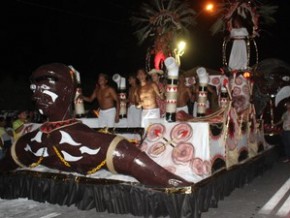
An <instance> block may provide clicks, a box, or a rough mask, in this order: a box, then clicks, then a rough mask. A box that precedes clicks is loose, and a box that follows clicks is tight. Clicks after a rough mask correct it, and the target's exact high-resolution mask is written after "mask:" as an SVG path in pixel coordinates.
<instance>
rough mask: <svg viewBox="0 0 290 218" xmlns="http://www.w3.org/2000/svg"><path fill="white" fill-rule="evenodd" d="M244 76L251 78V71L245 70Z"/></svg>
mask: <svg viewBox="0 0 290 218" xmlns="http://www.w3.org/2000/svg"><path fill="white" fill-rule="evenodd" d="M243 76H244V78H246V79H249V78H250V77H251V73H250V72H248V71H245V72H244V74H243Z"/></svg>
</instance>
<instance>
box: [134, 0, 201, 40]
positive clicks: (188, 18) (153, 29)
mask: <svg viewBox="0 0 290 218" xmlns="http://www.w3.org/2000/svg"><path fill="white" fill-rule="evenodd" d="M195 14H196V12H195V11H194V10H193V9H191V8H190V7H189V5H188V4H187V3H186V2H185V1H181V0H150V1H149V2H148V3H143V4H142V5H141V7H140V11H139V12H138V13H137V14H136V15H134V16H132V17H131V22H132V25H133V26H136V27H137V30H136V31H135V33H134V34H135V35H136V37H137V39H138V44H142V43H143V42H144V41H145V40H146V39H148V38H149V37H153V39H154V40H155V38H156V37H158V36H160V35H163V34H168V33H171V34H173V35H174V34H175V33H177V32H183V31H184V32H186V30H187V28H188V27H189V26H193V25H195V24H196V23H195Z"/></svg>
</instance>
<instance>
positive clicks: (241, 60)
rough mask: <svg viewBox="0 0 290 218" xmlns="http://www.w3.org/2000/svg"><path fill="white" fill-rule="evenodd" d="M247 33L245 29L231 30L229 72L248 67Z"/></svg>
mask: <svg viewBox="0 0 290 218" xmlns="http://www.w3.org/2000/svg"><path fill="white" fill-rule="evenodd" d="M247 36H249V33H248V31H247V29H246V28H244V27H242V28H233V29H232V30H231V39H233V45H232V49H231V54H230V59H229V68H230V69H231V70H245V69H247V65H248V60H247V59H248V54H247V45H246V41H245V39H246V37H247Z"/></svg>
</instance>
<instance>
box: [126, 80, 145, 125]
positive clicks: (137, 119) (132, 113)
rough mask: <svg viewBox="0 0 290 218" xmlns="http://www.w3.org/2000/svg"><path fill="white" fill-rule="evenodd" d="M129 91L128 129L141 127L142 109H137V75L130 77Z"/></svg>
mask: <svg viewBox="0 0 290 218" xmlns="http://www.w3.org/2000/svg"><path fill="white" fill-rule="evenodd" d="M128 82H129V85H130V87H129V91H128V112H127V123H128V127H141V113H142V111H141V108H138V107H137V102H136V96H135V93H136V90H137V87H138V85H137V78H136V75H129V77H128Z"/></svg>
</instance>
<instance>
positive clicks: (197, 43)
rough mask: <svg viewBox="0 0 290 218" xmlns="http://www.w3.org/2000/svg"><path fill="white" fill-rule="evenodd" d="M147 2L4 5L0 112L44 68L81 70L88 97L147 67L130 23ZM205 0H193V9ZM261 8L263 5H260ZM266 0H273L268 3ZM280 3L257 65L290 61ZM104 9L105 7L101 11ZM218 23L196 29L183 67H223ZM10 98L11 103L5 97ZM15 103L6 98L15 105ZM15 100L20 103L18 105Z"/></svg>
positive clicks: (24, 97)
mask: <svg viewBox="0 0 290 218" xmlns="http://www.w3.org/2000/svg"><path fill="white" fill-rule="evenodd" d="M141 2H142V0H105V1H96V0H42V1H41V0H9V1H5V3H2V4H1V9H0V10H1V12H0V16H1V20H0V25H1V32H0V52H1V61H0V71H1V86H0V91H1V94H0V109H17V108H22V107H26V106H27V102H29V101H30V99H29V98H30V97H29V95H30V94H31V93H30V91H29V75H30V74H31V72H32V71H33V70H34V69H35V68H37V67H38V66H40V65H42V64H47V63H52V62H61V63H64V64H68V65H73V66H74V67H75V68H76V69H77V70H79V71H80V73H81V77H82V82H83V87H84V92H85V93H90V92H91V91H92V89H93V88H94V83H95V81H96V78H97V75H98V73H100V72H104V73H108V74H110V75H113V74H114V73H120V74H123V75H126V74H128V73H131V72H135V70H136V69H137V68H138V67H144V63H145V53H146V49H147V47H146V46H147V45H146V44H144V45H143V46H138V45H137V39H136V37H135V36H134V35H133V32H134V31H135V30H136V29H135V27H133V26H132V25H131V23H130V21H129V18H130V17H131V16H132V13H133V12H134V11H135V12H136V11H137V10H138V9H139V6H140V4H141ZM205 2H206V1H205V0H199V1H197V0H192V2H191V4H192V7H193V9H194V10H196V11H198V10H200V9H201V4H204V3H205ZM261 2H263V1H261ZM267 2H269V1H267ZM271 2H272V4H275V5H278V6H279V9H278V12H277V13H276V14H275V15H274V17H275V19H276V20H277V23H276V24H274V25H272V26H270V27H263V29H262V32H261V36H260V37H259V38H258V39H257V44H258V48H259V59H260V60H263V59H266V58H278V59H282V60H284V61H286V62H289V55H288V51H290V43H289V38H290V37H289V33H288V32H290V13H289V8H290V7H289V6H290V3H289V1H288V0H279V1H278V0H275V1H274V0H273V1H271ZM97 3H99V4H100V5H97ZM214 21H215V17H212V16H209V15H207V14H201V15H200V16H199V17H198V19H197V22H198V23H197V25H196V26H195V27H194V28H192V30H191V42H188V48H187V51H186V53H185V54H184V56H182V59H181V61H182V66H181V67H182V68H183V69H184V70H188V69H190V68H193V67H196V66H197V65H199V66H205V67H209V68H213V69H218V68H219V67H221V65H222V57H221V53H222V40H223V36H222V35H221V34H220V35H215V36H212V35H211V33H210V31H209V27H210V26H211V24H213V22H214ZM12 83H13V84H14V85H12ZM7 95H9V98H7ZM17 98H19V100H17V101H18V103H12V101H11V100H10V101H8V99H17ZM14 102H15V100H14Z"/></svg>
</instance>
